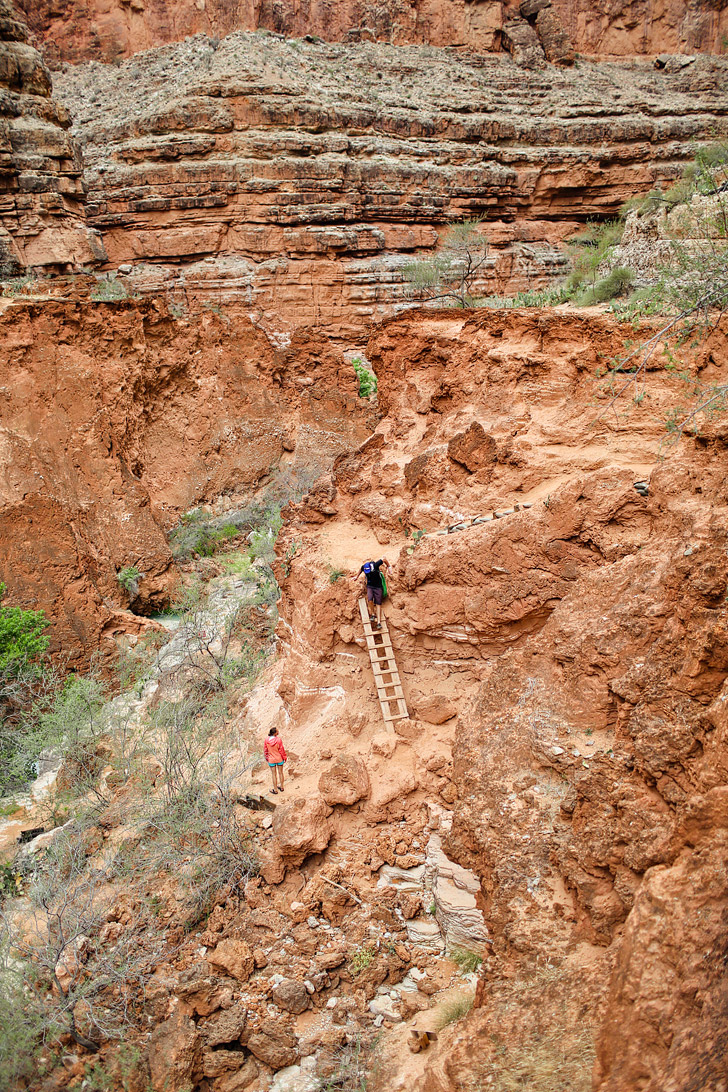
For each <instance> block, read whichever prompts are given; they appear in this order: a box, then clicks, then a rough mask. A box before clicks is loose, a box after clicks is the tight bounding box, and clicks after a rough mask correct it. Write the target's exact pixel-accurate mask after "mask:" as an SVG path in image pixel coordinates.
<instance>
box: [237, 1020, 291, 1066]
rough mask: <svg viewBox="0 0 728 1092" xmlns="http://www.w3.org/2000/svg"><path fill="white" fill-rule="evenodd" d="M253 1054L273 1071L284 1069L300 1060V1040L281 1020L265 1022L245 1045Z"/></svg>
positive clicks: (250, 1036) (249, 1037) (248, 1038)
mask: <svg viewBox="0 0 728 1092" xmlns="http://www.w3.org/2000/svg"><path fill="white" fill-rule="evenodd" d="M245 1045H246V1046H247V1048H248V1050H249V1051H250V1053H251V1054H254V1055H255V1057H256V1058H259V1059H260V1061H261V1062H265V1064H266V1065H269V1066H270V1067H271V1069H283V1068H284V1067H285V1066H287V1065H293V1064H294V1062H296V1061H297V1060H298V1039H297V1038H296V1036H295V1035H294V1034H293V1032H292V1031H289V1030H288V1028H286V1027H285V1026H284V1025H282V1024H281V1022H280V1020H263V1021H262V1022H261V1024H260V1027H259V1028H258V1030H257V1031H254V1032H252V1033H251V1034H250V1035H249V1036H248V1037H247V1042H246V1044H245Z"/></svg>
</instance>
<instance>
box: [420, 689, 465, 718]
mask: <svg viewBox="0 0 728 1092" xmlns="http://www.w3.org/2000/svg"><path fill="white" fill-rule="evenodd" d="M414 707H415V711H416V713H417V716H418V717H420V719H421V720H426V721H427V723H428V724H444V723H445V721H447V720H452V718H453V717H456V716H457V712H458V711H457V706H455V705H453V703H452V702H451V701H450V700H449V699H448V698H446V697H444V696H443V695H442V694H427V695H424V694H419V695H417V696H416V697H415V700H414Z"/></svg>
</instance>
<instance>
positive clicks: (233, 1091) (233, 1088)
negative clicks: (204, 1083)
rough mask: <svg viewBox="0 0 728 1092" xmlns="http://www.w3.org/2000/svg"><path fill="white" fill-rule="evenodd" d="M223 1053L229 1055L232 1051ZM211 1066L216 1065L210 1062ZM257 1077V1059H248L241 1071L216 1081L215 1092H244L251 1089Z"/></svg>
mask: <svg viewBox="0 0 728 1092" xmlns="http://www.w3.org/2000/svg"><path fill="white" fill-rule="evenodd" d="M223 1053H225V1054H229V1053H230V1051H227V1050H226V1051H223ZM208 1057H209V1056H208ZM209 1064H214V1063H210V1062H208V1065H209ZM257 1076H258V1064H257V1062H256V1061H255V1058H250V1057H248V1058H246V1059H245V1061H244V1062H243V1064H242V1066H241V1067H240V1069H236V1070H235V1071H234V1072H233V1073H229V1074H228V1075H227V1076H223V1077H221V1078H220V1079H219V1080H217V1081H215V1085H214V1087H215V1092H243V1089H245V1088H249V1087H250V1085H251V1084H252V1083H253V1081H254V1080H255V1079H256V1077H257Z"/></svg>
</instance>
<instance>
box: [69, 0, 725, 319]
mask: <svg viewBox="0 0 728 1092" xmlns="http://www.w3.org/2000/svg"><path fill="white" fill-rule="evenodd" d="M466 6H467V8H469V9H472V10H473V11H475V10H476V9H479V8H481V7H482V6H483V5H479V4H478V5H474V4H468V5H466ZM548 10H551V9H548ZM726 10H728V9H726ZM543 15H544V11H540V12H539V13H538V14H537V16H536V18H541V17H542V16H543ZM523 26H524V27H526V29H527V30H528V31H529V33H531V34H534V35H536V31H535V30H534V29H533V28H532V27H531V26H530V24H529V23H526V22H524V23H523ZM536 37H537V35H536ZM539 48H541V47H540V46H539ZM727 69H728V61H726V60H725V59H722V58H719V57H712V58H707V57H698V58H697V59H696V60H695V62H694V63H693V64H691V65H688V66H687V67H686V68H683V69H680V70H679V71H668V70H667V68H665V69H664V70H660V71H657V70H655V69H654V68H647V67H644V66H639V67H634V66H630V65H622V66H621V67H618V66H614V65H600V64H595V63H591V62H585V61H584V62H580V65H579V67H578V68H575V67H572V68H560V67H550V68H549V70H548V75H547V76H546V75H544V74H542V73H541V71H540V70H534V71H529V70H525V69H515V68H514V64H513V61H512V60H511V59H510V58H509V57H505V56H480V55H479V56H476V55H473V54H468V53H459V52H455V51H452V50H440V51H438V50H433V49H430V50H428V52H427V56H426V59H423V55H422V53H421V51H420V50H418V49H416V48H414V47H392V46H388V45H386V46H385V45H377V44H372V43H369V44H366V43H365V44H359V45H357V46H353V45H347V44H337V45H326V44H324V43H316V42H302V43H301V42H293V41H286V40H283V39H278V38H270V37H265V36H262V35H257V34H244V33H234V34H231V35H230V36H229V37H227V38H224V39H223V40H222V41H217V40H211V39H207V38H203V37H196V38H192V39H189V40H187V41H186V42H184V43H181V44H180V45H176V46H169V47H166V48H164V49H159V50H155V51H153V52H150V53H148V54H145V55H144V57H143V59H142V58H139V59H133V60H130V61H128V62H124V63H123V64H121V65H119V66H116V65H109V66H99V65H93V66H82V67H80V68H76V69H68V70H66V71H64V72H63V73H59V75H58V76H57V77H56V93H57V94H60V95H61V97H62V101H63V102H64V103H65V104H66V106H67V107H68V108H69V109H70V110H71V111H72V113H73V116H74V124H75V130H74V131H75V132H76V133H77V136H78V139H79V140H81V141H82V144H83V152H84V159H85V162H86V178H87V182H88V185H89V195H88V204H87V208H88V216H89V223H90V224H91V225H92V226H94V227H95V228H96V229H98V231H99V232H100V233H101V235H102V237H103V240H104V245H105V247H106V249H107V251H108V255H109V258H110V261H111V262H112V263H113V264H115V265H116V264H119V263H122V264H123V263H129V264H130V265H132V266H133V270H132V274H131V278H132V281H131V282H132V284H133V285H134V287H135V288H136V289H137V290H138V291H140V292H143V293H158V292H159V291H160V290H164V291H172V290H174V291H176V292H178V293H179V294H180V296H182V295H183V294H185V295H186V296H193V297H194V296H198V297H200V298H203V299H205V300H207V301H208V302H210V303H213V304H214V305H216V306H219V305H220V303H221V302H222V303H224V302H226V301H228V300H236V299H237V300H246V301H247V302H248V304H249V308H250V309H252V310H253V311H254V312H255V313H256V314H262V315H263V316H264V317H265V321H266V322H267V323H268V324H269V325H270V328H271V329H272V330H274V331H276V332H277V334H278V335H279V336H283V335H284V334H285V333H286V332H290V330H291V328H292V327H295V326H298V325H301V324H317V325H322V326H323V327H325V328H326V330H327V331H328V332H329V333H330V334H331V335H333V336H336V337H340V338H342V339H347V340H348V339H349V338H351V337H352V336H356V335H360V334H361V332H362V330H363V329H364V328H365V327H368V325H369V323H370V322H371V320H372V318H379V317H381V316H382V315H386V314H390V313H391V312H392V310H393V308H394V307H395V306H397V305H399V304H401V303H402V302H403V301H404V300H406V299H409V298H410V297H411V291H410V288H409V284H408V282H407V281H406V279H405V277H404V274H403V269H404V267H405V266H406V265H407V264H408V263H409V262H411V260H412V258H413V256H415V255H417V254H422V253H423V252H426V251H427V250H429V249H430V248H432V247H433V246H435V245H436V243H437V241H438V238H439V236H440V235H441V234H442V232H443V229H444V227H445V226H446V225H447V223H448V222H450V221H453V220H459V219H462V218H464V217H472V216H481V215H482V216H483V217H484V218H485V220H487V235H488V239H489V242H490V245H491V252H490V256H489V259H488V261H487V262H486V264H485V265H484V266H483V270H482V276H481V278H480V281H479V283H478V285H477V286H476V289H475V294H476V295H488V294H493V293H496V294H499V295H500V294H503V293H504V292H511V291H514V290H516V289H518V288H526V287H528V288H534V287H538V286H543V285H546V284H548V283H550V282H551V281H552V279H553V278H554V277H558V276H561V275H562V274H563V273H564V271H565V258H564V254H563V249H562V246H561V243H562V241H563V239H564V238H567V237H569V236H571V235H572V234H573V233H574V231H575V229H576V227H577V226H578V225H579V224H580V223H584V222H585V221H586V220H587V219H589V218H602V217H603V216H605V215H606V214H608V213H611V214H616V213H617V211H618V210H619V208H620V207H621V205H622V204H623V202H624V200H625V199H626V197H628V196H633V195H634V194H638V193H642V192H645V193H646V192H647V191H648V190H650V189H652V188H653V187H654V186H655V185H656V184H658V183H660V182H662V181H664V182H665V183H666V184H667V183H668V181H670V182H671V181H672V180H673V179H674V177H675V174H676V164H677V162H678V161H680V160H687V159H689V158H692V156H693V154H694V143H695V142H696V141H700V140H710V139H713V134H714V132H720V131H722V130H721V126H722V120H721V119H722V117H723V113H724V111H725V109H726V92H725V91H724V90H723V89H724V88H725V86H726V76H725V73H726V70H727ZM311 87H315V88H316V94H315V95H314V96H312V95H311V93H310V89H311ZM647 146H649V155H647V154H646V151H645V149H646V147H647Z"/></svg>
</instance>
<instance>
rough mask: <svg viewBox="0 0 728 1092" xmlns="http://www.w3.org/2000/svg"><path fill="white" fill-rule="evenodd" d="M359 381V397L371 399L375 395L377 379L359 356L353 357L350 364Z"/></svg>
mask: <svg viewBox="0 0 728 1092" xmlns="http://www.w3.org/2000/svg"><path fill="white" fill-rule="evenodd" d="M351 364H352V367H353V369H354V371H355V373H356V378H357V379H358V380H359V397H360V398H372V397H373V396H374V395H375V394H376V393H377V385H378V384H377V377H376V375H375V374H374V372H373V371H372V370H371V368H368V367H367V365H366V364H365V363H364V361H363V360H362V358H361V357H360V356H355V357H354V358H353V360H352V362H351Z"/></svg>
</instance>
